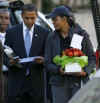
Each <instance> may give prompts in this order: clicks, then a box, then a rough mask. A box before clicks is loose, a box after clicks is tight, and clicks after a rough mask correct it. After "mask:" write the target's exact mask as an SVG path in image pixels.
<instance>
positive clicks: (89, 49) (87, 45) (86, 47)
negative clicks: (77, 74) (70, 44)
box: [82, 32, 96, 75]
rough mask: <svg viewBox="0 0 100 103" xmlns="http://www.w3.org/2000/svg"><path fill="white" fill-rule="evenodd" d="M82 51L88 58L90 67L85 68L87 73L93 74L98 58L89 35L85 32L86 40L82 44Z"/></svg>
mask: <svg viewBox="0 0 100 103" xmlns="http://www.w3.org/2000/svg"><path fill="white" fill-rule="evenodd" d="M82 49H83V52H84V53H85V55H86V56H88V66H87V67H85V68H84V69H85V72H87V74H88V75H90V73H91V72H93V70H94V68H96V57H95V55H94V50H93V46H92V43H91V41H90V39H89V35H88V34H87V33H86V32H85V35H84V39H83V42H82Z"/></svg>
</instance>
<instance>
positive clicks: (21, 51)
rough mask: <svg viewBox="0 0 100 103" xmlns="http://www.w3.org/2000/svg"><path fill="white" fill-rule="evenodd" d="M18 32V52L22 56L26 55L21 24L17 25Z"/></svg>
mask: <svg viewBox="0 0 100 103" xmlns="http://www.w3.org/2000/svg"><path fill="white" fill-rule="evenodd" d="M18 32H19V33H18V34H19V38H18V41H19V43H20V47H21V48H20V53H21V56H22V57H26V56H27V55H26V49H25V45H24V37H23V25H22V24H21V25H20V26H19V30H18Z"/></svg>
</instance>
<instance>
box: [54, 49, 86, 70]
mask: <svg viewBox="0 0 100 103" xmlns="http://www.w3.org/2000/svg"><path fill="white" fill-rule="evenodd" d="M53 62H54V63H55V64H56V65H60V66H61V68H62V69H65V72H79V71H80V72H81V71H82V69H83V68H84V67H85V66H87V65H88V57H87V56H85V54H84V53H83V52H82V51H81V50H79V49H76V48H70V49H66V50H64V51H63V52H62V55H61V56H55V57H54V58H53ZM69 69H70V70H69ZM75 69H78V70H75Z"/></svg>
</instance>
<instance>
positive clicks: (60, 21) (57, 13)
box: [45, 6, 96, 103]
mask: <svg viewBox="0 0 100 103" xmlns="http://www.w3.org/2000/svg"><path fill="white" fill-rule="evenodd" d="M47 18H52V21H53V24H54V27H55V31H54V32H52V33H51V34H50V35H49V36H48V39H47V42H46V50H45V67H46V69H47V71H48V72H49V74H50V79H49V83H50V85H51V92H52V99H53V103H68V101H69V99H70V98H71V97H72V96H73V95H74V94H75V93H76V91H77V90H79V88H80V87H81V80H82V79H84V80H86V78H88V76H89V75H90V73H91V72H92V71H93V68H94V67H95V61H96V60H95V56H94V51H93V47H92V44H91V42H90V39H89V36H88V34H87V33H86V32H85V31H84V30H83V29H82V28H81V27H80V26H79V25H78V24H76V23H75V20H74V17H73V13H72V11H71V10H70V8H69V7H65V6H60V7H57V8H55V9H54V10H53V12H51V13H50V14H49V15H48V16H47ZM68 50H69V51H68ZM74 63H75V65H74V66H72V64H74ZM77 64H78V65H77ZM68 65H69V68H71V69H72V68H76V69H77V68H79V67H80V68H81V71H78V72H77V71H74V72H72V71H71V72H68V71H67V72H65V68H68ZM66 70H67V69H66ZM78 70H79V69H78Z"/></svg>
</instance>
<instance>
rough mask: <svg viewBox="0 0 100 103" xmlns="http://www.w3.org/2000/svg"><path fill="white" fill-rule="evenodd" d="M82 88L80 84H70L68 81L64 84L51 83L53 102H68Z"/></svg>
mask: <svg viewBox="0 0 100 103" xmlns="http://www.w3.org/2000/svg"><path fill="white" fill-rule="evenodd" d="M79 89H80V85H79V84H77V83H76V84H74V85H73V86H70V85H69V84H68V82H65V83H64V84H63V85H51V90H52V99H53V103H68V101H69V100H70V99H71V98H72V96H73V95H74V94H75V93H76V92H77V91H78V90H79Z"/></svg>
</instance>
